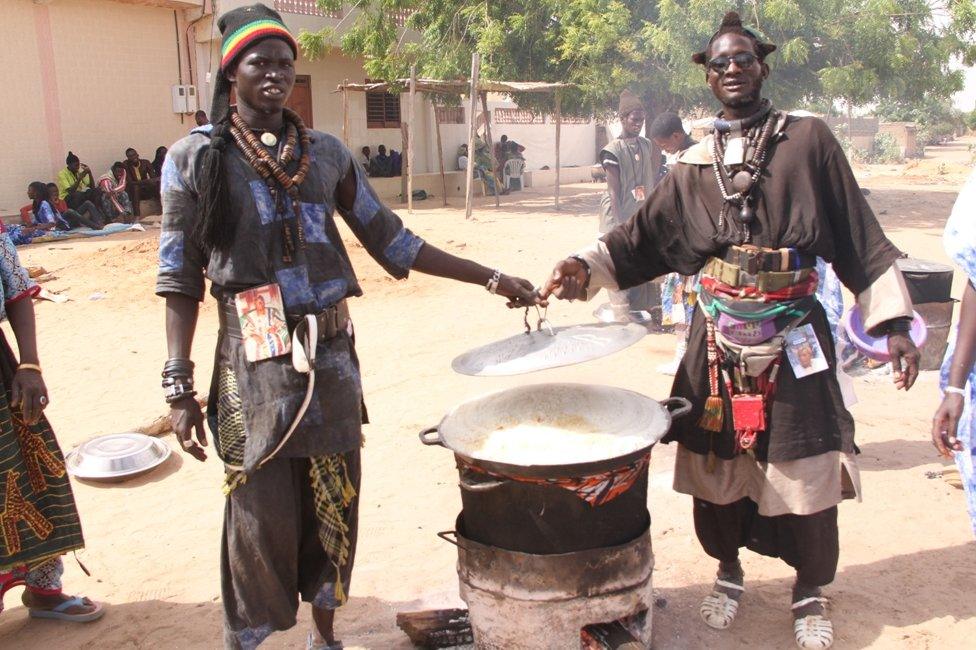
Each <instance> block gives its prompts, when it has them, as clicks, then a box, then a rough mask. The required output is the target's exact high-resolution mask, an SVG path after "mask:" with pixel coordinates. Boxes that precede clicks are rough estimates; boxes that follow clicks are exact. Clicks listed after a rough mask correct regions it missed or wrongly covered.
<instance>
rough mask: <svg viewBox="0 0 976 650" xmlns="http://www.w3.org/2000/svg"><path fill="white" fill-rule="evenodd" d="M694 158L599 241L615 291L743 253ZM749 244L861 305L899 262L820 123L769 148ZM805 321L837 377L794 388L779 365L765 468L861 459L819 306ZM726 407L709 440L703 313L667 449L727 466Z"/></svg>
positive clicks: (802, 124)
mask: <svg viewBox="0 0 976 650" xmlns="http://www.w3.org/2000/svg"><path fill="white" fill-rule="evenodd" d="M709 142H710V140H708V139H706V141H705V142H703V143H702V144H700V145H698V146H696V147H693V148H692V149H690V150H688V151H687V152H686V153H685V154H684V155H683V156H682V158H681V161H680V163H679V164H677V165H675V166H674V168H673V169H672V170H671V172H670V173H668V174H667V176H665V178H664V179H663V180H662V181H661V182H660V183H659V184H658V186H657V187H656V188H655V189H654V191H653V192H652V193H651V195H650V197H648V200H647V202H646V203H645V204H644V206H643V207H642V208H641V209H640V210H639V211H638V212H637V214H635V215H634V216H633V217H632V218H631V219H630V220H628V221H627V222H626V223H624V224H621V225H620V226H618V227H617V228H615V229H614V230H612V231H611V232H609V233H607V234H606V235H605V236H604V237H603V241H604V242H605V243H606V245H607V247H608V249H609V251H610V255H611V257H612V259H613V264H614V269H615V274H616V279H617V281H618V283H619V285H620V288H622V289H624V288H627V287H632V286H635V285H638V284H641V283H643V282H647V281H648V280H651V279H653V278H656V277H658V276H660V275H663V274H665V273H670V272H674V271H676V272H678V273H682V274H684V275H693V274H695V273H697V272H698V271H699V270H700V269H701V268H702V266H703V265H704V264H705V262H706V260H707V259H708V258H709V257H711V256H714V255H721V254H722V253H723V251H724V250H725V249H726V248H727V247H728V246H729V245H730V244H734V243H741V240H742V235H741V233H740V232H738V230H737V229H738V226H736V225H735V224H733V223H730V220H729V216H730V215H731V214H732V213H731V212H728V213H727V214H726V216H725V217H724V218H723V219H722V227H720V226H719V223H720V212H721V210H722V206H723V199H722V195H721V192H720V190H719V188H718V183H717V182H716V179H715V174H714V171H713V169H712V167H711V165H710V164H706V163H707V162H708V160H709V158H708V156H707V155H703V152H704V151H706V150H705V149H704V147H707V146H708V143H709ZM755 209H756V219H755V221H754V222H753V223H752V226H751V228H752V229H751V234H752V243H753V244H756V245H758V246H764V247H769V248H783V247H791V248H797V249H799V250H800V251H803V252H805V253H810V254H812V255H817V256H819V257H822V258H823V259H825V260H826V261H828V262H830V263H832V264H833V266H834V270H835V271H836V273H837V276H838V277H839V278H840V280H841V282H843V283H844V285H845V286H846V287H847V288H848V289H849V290H850V291H851V292H853V293H854V294H855V295H857V294H859V293H861V292H862V291H864V290H865V289H867V288H868V287H869V286H870V285H871V284H872V283H873V282H874V281H875V280H877V279H878V278H879V277H880V276H881V275H882V274H884V273H885V271H887V270H888V269H889V268H890V267H891V265H892V263H893V262H894V260H895V259H896V258H898V257H899V256H900V255H901V253H900V252H899V251H898V249H897V248H895V246H894V245H893V244H892V243H891V242H890V241H889V240H888V238H887V237H886V236H885V234H884V232H882V230H881V226H880V225H879V224H878V221H877V219H876V218H875V216H874V213H873V212H872V211H871V208H870V207H869V206H868V204H867V202H866V201H865V199H864V196H863V194H862V193H861V190H860V188H859V187H858V184H857V181H856V180H855V179H854V174H853V172H852V171H851V167H850V164H849V163H848V162H847V158H846V156H845V155H844V152H843V150H842V149H841V147H840V144H839V143H838V142H837V139H836V138H835V137H834V135H833V133H831V131H830V129H829V128H828V127H827V125H826V124H824V123H823V122H822V121H821V120H819V119H816V118H796V117H790V118H789V119H788V120H787V122H786V124H785V127H784V129H783V131H782V132H781V134H780V135H779V137H778V138H777V139H776V140H775V142H774V143H773V144H772V145H771V149H770V157H769V163H768V165H767V167H766V169H765V171H764V173H763V178H762V180H761V181H760V185H759V196H758V200H757V201H756V203H755ZM805 322H808V323H811V324H813V327H814V330H815V331H816V333H817V337H818V338H819V340H820V344H821V346H822V347H823V349H824V351H825V353H826V356H827V358H828V359H829V360H830V371H827V372H821V373H817V374H815V375H810V376H808V377H806V378H803V379H797V378H796V377H795V376H794V374H793V371H792V369H791V368H790V366H789V364H788V363H783V366H782V367H781V369H780V372H779V377H778V381H777V385H776V395H775V397H774V399H773V404H772V407H771V412H770V416H769V425H768V427H767V431H766V432H764V433H763V434H761V435H760V437H759V441H758V445H757V448H756V457H757V458H758V459H759V460H769V461H772V462H777V461H786V460H795V459H798V458H807V457H810V456H815V455H819V454H822V453H826V452H829V451H842V452H845V453H852V452H854V450H855V449H854V420H853V418H852V417H851V415H850V413H849V412H848V411H847V409H846V408H845V407H844V402H843V399H842V396H841V391H840V387H839V385H838V383H837V378H836V375H835V373H834V368H835V363H834V358H835V355H834V347H833V340H832V337H831V335H830V330H829V328H828V324H827V319H826V315H825V313H824V310H823V308H822V307H821V306H820V305H819V303H818V304H817V306H816V307H815V309H814V310H813V312H812V313H811V314H810V315H809V316H808V318H807V319H806V321H805ZM722 393H723V396H724V397H725V399H726V405H727V408H726V417H725V428H724V431H723V432H721V433H718V434H714V435H711V434H709V432H707V431H704V430H702V429H701V428H700V427H698V424H697V423H698V419H699V418H700V416H701V413H702V410H703V407H704V403H705V399H706V398H707V397H708V394H709V389H708V371H707V359H706V349H705V318H704V314H703V313H702V311H701V309H697V310H696V313H695V317H694V319H693V321H692V326H691V332H690V337H689V347H688V353H687V354H686V355H685V357H684V359H683V361H682V363H681V366H680V368H679V370H678V373H677V375H676V377H675V381H674V387H673V389H672V394H673V395H679V396H682V397H686V398H688V399H689V400H691V402H692V404H693V405H694V409H693V410H692V412H691V414H690V415H688V416H686V417H684V418H681V419H679V420H677V421H676V422H675V423H674V426H673V428H672V430H671V432H670V434H669V435H668V437H667V438H665V442H670V441H673V440H677V441H680V442H681V444H682V445H684V446H685V447H687V448H688V449H689V450H691V451H693V452H695V453H699V454H707V453H708V452H709V450H710V449H713V450H714V451H715V453H716V454H718V456H719V457H721V458H732V456H733V455H734V453H735V451H734V432H733V430H732V423H731V415H730V413H731V411H730V409H729V408H728V396H727V395H725V389H724V387H723V388H722Z"/></svg>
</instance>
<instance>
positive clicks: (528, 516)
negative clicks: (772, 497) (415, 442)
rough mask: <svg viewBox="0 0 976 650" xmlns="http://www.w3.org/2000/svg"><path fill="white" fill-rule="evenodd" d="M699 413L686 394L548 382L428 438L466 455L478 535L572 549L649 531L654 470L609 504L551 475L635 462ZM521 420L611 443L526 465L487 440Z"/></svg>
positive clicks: (480, 403) (481, 402) (500, 542)
mask: <svg viewBox="0 0 976 650" xmlns="http://www.w3.org/2000/svg"><path fill="white" fill-rule="evenodd" d="M672 409H673V410H672ZM690 410H691V404H690V403H689V402H688V401H687V400H685V399H683V398H671V399H669V400H666V401H665V402H664V403H663V404H662V403H659V402H657V401H655V400H653V399H651V398H649V397H646V396H644V395H640V394H639V393H635V392H632V391H628V390H623V389H620V388H612V387H609V386H590V385H583V384H538V385H533V386H524V387H519V388H513V389H509V390H505V391H502V392H499V393H494V394H491V395H487V396H485V397H481V398H477V399H474V400H472V401H470V402H466V403H464V404H461V405H460V406H458V407H457V408H455V409H454V410H452V411H451V412H450V413H448V414H447V416H445V417H444V419H443V420H442V421H441V423H440V424H439V425H438V426H437V427H432V428H430V429H427V430H425V431H423V432H421V434H420V438H421V440H422V441H423V442H424V444H427V445H441V446H443V447H446V448H448V449H450V450H452V451H453V452H454V454H455V458H456V459H457V460H458V470H459V474H460V480H459V485H460V488H461V501H462V504H463V507H464V517H465V522H466V529H467V534H468V536H469V537H470V539H473V540H475V541H477V542H479V543H482V544H486V545H489V546H496V547H499V548H503V549H508V550H512V551H519V552H522V553H535V554H552V553H570V552H575V551H581V550H586V549H592V548H602V547H606V546H614V545H617V544H621V543H624V542H626V541H628V540H631V539H633V538H634V537H636V536H637V535H639V534H640V532H641V530H643V529H645V528H646V527H647V525H648V523H649V515H648V512H647V480H648V476H647V467H646V465H645V466H644V467H643V469H642V470H641V471H640V473H639V474H638V476H637V477H636V479H635V480H634V481H633V483H632V485H631V486H630V487H629V489H627V490H626V491H624V492H622V493H620V494H619V495H618V496H616V497H615V498H613V499H612V500H610V501H607V502H606V503H602V504H600V505H591V504H590V503H589V502H587V501H585V500H584V499H582V498H581V497H580V496H579V495H578V494H576V493H575V492H573V491H572V490H569V489H566V488H565V487H561V486H558V485H555V484H550V483H546V482H545V480H548V479H552V480H554V481H555V480H558V479H575V478H581V477H590V476H594V475H598V474H603V473H604V472H612V471H614V470H619V469H620V468H623V467H627V466H629V465H631V464H632V463H634V462H635V461H639V460H640V459H642V458H643V457H645V456H648V455H649V454H650V449H651V447H652V446H653V445H654V444H655V443H656V442H658V441H659V440H660V439H661V438H662V437H664V435H665V434H666V433H667V431H668V429H669V428H670V427H671V420H672V418H674V417H677V416H680V415H684V414H685V413H687V412H688V411H690ZM520 423H530V424H531V425H533V426H538V427H546V426H551V427H554V428H559V429H563V430H566V431H567V433H566V435H567V436H572V431H573V427H572V426H567V425H575V427H576V428H577V429H578V430H580V431H581V432H584V433H585V432H590V433H592V432H593V431H599V434H600V435H601V436H603V437H604V441H605V442H607V444H605V445H604V444H598V445H596V446H584V447H583V448H582V451H583V452H584V453H583V455H582V456H580V457H578V458H574V459H569V458H567V456H566V454H565V451H566V450H565V449H551V450H548V451H549V452H550V455H551V456H553V458H554V459H555V460H554V461H553V462H545V461H546V460H547V459H545V458H541V457H539V452H540V451H547V450H533V451H532V453H531V454H530V455H532V454H535V457H532V458H528V459H527V461H526V462H524V463H521V462H516V461H517V459H515V458H513V457H512V455H513V454H512V453H511V452H508V453H502V454H501V455H499V454H497V453H492V452H493V451H494V452H497V451H498V450H497V449H495V450H492V449H486V448H485V446H484V445H483V444H482V443H483V442H484V441H485V439H486V438H488V437H489V436H490V435H491V434H492V433H494V432H496V431H498V430H499V429H503V428H506V427H512V426H518V425H519V424H520ZM531 430H532V429H531V428H530V429H528V430H527V432H531ZM434 434H436V436H435V435H434ZM597 442H600V440H599V439H598V440H597ZM557 456H559V458H558V459H557V458H556V457H557ZM569 460H572V461H573V462H568V461H569ZM540 461H541V462H540ZM525 479H535V481H534V482H532V481H530V480H525ZM540 479H542V480H543V481H540Z"/></svg>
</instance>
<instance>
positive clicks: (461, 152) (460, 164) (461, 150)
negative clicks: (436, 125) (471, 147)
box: [457, 144, 468, 172]
mask: <svg viewBox="0 0 976 650" xmlns="http://www.w3.org/2000/svg"><path fill="white" fill-rule="evenodd" d="M457 168H458V171H462V172H463V171H467V169H468V145H466V144H462V145H461V146H460V147H458V152H457Z"/></svg>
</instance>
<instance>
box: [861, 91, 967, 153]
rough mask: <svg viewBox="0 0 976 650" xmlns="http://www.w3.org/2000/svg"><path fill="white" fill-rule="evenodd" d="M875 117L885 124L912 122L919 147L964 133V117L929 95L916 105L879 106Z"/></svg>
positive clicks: (894, 103) (898, 102) (899, 102)
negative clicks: (916, 130)
mask: <svg viewBox="0 0 976 650" xmlns="http://www.w3.org/2000/svg"><path fill="white" fill-rule="evenodd" d="M874 113H875V115H877V116H878V117H879V118H881V119H882V120H884V121H886V122H914V123H915V124H916V125H918V133H917V137H918V143H919V144H920V145H922V146H923V147H927V146H930V145H934V144H939V143H940V142H944V141H946V140H948V139H951V138H952V136H953V135H954V134H955V133H961V132H963V131H965V130H966V128H968V127H967V121H966V115H964V114H963V113H962V112H961V111H958V110H956V109H955V108H953V107H952V103H951V102H950V101H949V100H947V99H942V98H939V97H935V96H933V95H931V94H929V95H926V96H923V97H922V98H921V99H919V100H917V101H904V100H887V101H883V102H881V103H879V104H878V107H877V108H876V109H875V111H874Z"/></svg>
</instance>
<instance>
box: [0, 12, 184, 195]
mask: <svg viewBox="0 0 976 650" xmlns="http://www.w3.org/2000/svg"><path fill="white" fill-rule="evenodd" d="M3 9H4V17H3V40H4V43H3V52H4V57H3V58H4V60H5V61H9V62H10V64H9V65H5V66H4V69H5V70H6V71H7V74H8V75H11V76H10V77H8V79H7V80H6V84H7V88H8V92H7V93H6V94H5V97H6V100H7V102H8V106H7V108H8V110H7V111H4V112H3V113H2V116H0V132H2V133H5V134H8V138H7V139H6V140H5V142H4V146H3V147H0V170H2V173H0V214H8V213H11V212H16V210H17V209H18V208H19V207H20V206H21V205H23V204H25V203H27V199H26V191H27V184H28V183H29V182H30V181H33V180H42V181H53V180H54V177H55V174H56V173H57V171H58V170H60V169H61V168H63V167H64V158H65V155H66V154H67V152H68V150H71V151H74V152H75V153H76V154H77V155H78V156H79V157H80V158H81V159H82V161H83V162H85V163H87V164H88V165H90V166H91V168H92V170H93V172H94V174H95V176H96V177H97V176H99V175H101V174H102V173H104V172H105V171H107V170H108V168H109V166H110V165H111V163H112V162H113V161H115V160H120V159H121V158H122V157H123V155H124V150H125V149H126V147H129V146H133V147H135V148H136V149H138V150H139V153H140V154H141V155H142V156H143V157H146V158H152V155H153V153H154V151H155V148H156V147H157V146H159V145H163V146H168V145H170V144H171V143H172V142H174V141H175V140H177V139H178V138H179V137H181V136H182V135H183V134H184V133H185V132H186V131H188V130H189V128H190V124H191V122H192V119H190V118H185V119H184V120H181V118H180V116H179V115H176V114H174V113H173V111H172V100H171V90H170V86H171V85H173V84H176V83H178V79H179V74H180V70H179V63H178V58H177V46H176V35H177V31H178V30H177V27H176V25H175V24H174V15H176V16H177V17H178V20H179V21H180V22H181V21H182V13H181V12H178V11H175V10H174V9H169V8H163V7H154V6H145V5H141V4H130V3H123V2H109V1H107V0H56V1H55V2H51V3H48V4H35V3H34V2H33V1H32V0H4V2H3ZM11 109H12V110H11Z"/></svg>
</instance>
